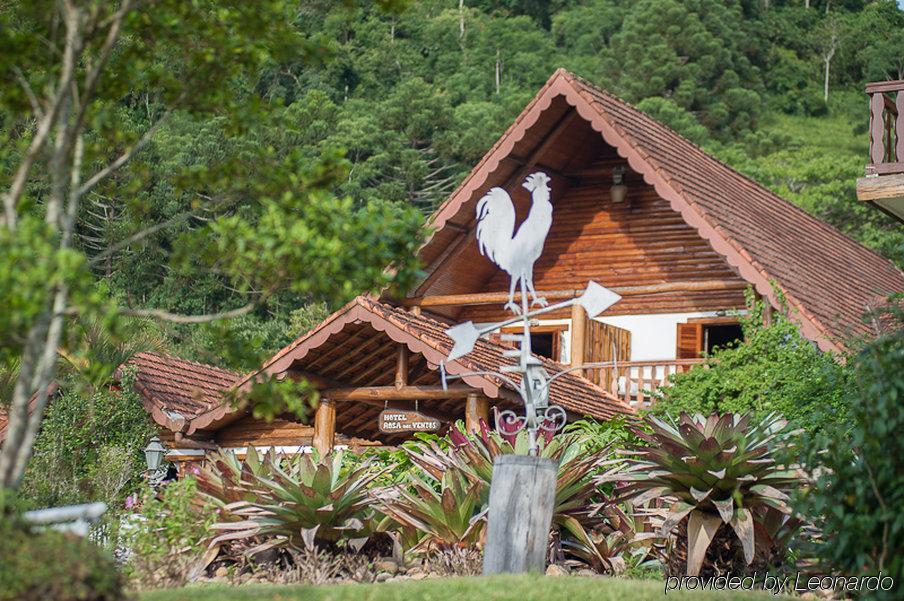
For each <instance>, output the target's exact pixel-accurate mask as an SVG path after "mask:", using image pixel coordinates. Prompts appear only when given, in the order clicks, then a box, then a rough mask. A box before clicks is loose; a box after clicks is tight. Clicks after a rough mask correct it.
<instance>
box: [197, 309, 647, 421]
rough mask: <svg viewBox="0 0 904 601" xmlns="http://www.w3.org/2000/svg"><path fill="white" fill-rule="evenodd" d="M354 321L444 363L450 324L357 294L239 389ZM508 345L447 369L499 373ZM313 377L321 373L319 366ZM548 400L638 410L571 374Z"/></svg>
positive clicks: (491, 390)
mask: <svg viewBox="0 0 904 601" xmlns="http://www.w3.org/2000/svg"><path fill="white" fill-rule="evenodd" d="M351 323H367V324H369V325H370V326H371V327H372V328H373V329H374V330H377V331H379V332H383V333H385V334H386V336H388V337H389V338H390V339H392V340H394V341H395V342H399V343H402V344H405V345H407V346H408V348H409V350H410V351H411V352H412V353H419V354H422V355H423V356H424V357H425V359H426V360H427V361H428V363H429V364H430V365H431V366H437V365H439V363H440V362H441V361H443V362H444V361H445V358H446V357H447V356H448V354H449V352H450V351H451V349H452V340H451V339H450V338H449V337H448V336H447V335H446V333H445V330H446V329H447V328H448V327H449V324H447V323H444V322H442V321H439V320H437V319H434V318H432V317H429V316H427V315H424V314H422V315H415V314H414V313H412V312H409V311H406V310H405V309H402V308H399V307H396V306H394V305H391V304H388V303H383V302H379V301H376V300H373V299H371V298H368V297H365V296H359V297H357V298H356V299H354V300H353V301H351V302H350V303H348V304H347V305H345V307H343V308H342V309H341V310H339V311H337V312H336V313H334V314H333V315H331V316H330V317H328V318H327V319H325V320H324V321H323V322H321V323H320V324H319V325H318V326H317V327H316V328H314V329H313V330H311V331H310V332H308V333H306V334H305V335H304V336H302V337H300V338H298V339H297V340H295V341H294V342H292V343H291V344H289V345H288V346H286V347H285V348H283V349H282V350H280V351H279V352H278V353H276V354H275V355H274V356H273V357H272V358H271V359H269V360H268V361H267V362H266V363H265V364H264V365H263V366H262V367H261V369H260V370H259V371H258V372H256V373H251V374H248V375H247V376H245V378H244V379H243V380H242V381H240V382H238V383H237V385H236V387H237V388H239V389H241V388H243V387H245V386H248V385H250V383H251V382H252V381H253V379H254V377H255V376H257V375H258V374H262V373H266V374H268V375H271V376H279V375H282V374H285V373H286V372H287V371H288V370H289V369H290V368H291V367H292V365H293V364H294V363H296V362H300V361H302V360H303V359H304V358H305V357H307V356H308V355H309V354H312V353H317V351H318V349H320V348H321V347H323V346H324V345H326V344H327V343H328V341H329V339H330V337H331V336H334V335H336V334H338V333H339V332H341V331H342V330H343V329H344V328H345V326H346V325H348V324H351ZM509 349H510V347H507V346H503V345H501V344H499V343H496V342H491V341H488V340H479V341H478V342H477V344H476V345H475V347H474V350H473V351H472V352H471V353H469V354H468V355H466V356H465V357H462V358H461V359H458V360H456V361H449V362H445V367H446V371H447V372H448V373H449V374H453V375H459V374H465V373H468V372H478V371H496V370H498V369H499V368H500V367H501V366H503V365H509V364H511V363H512V359H510V358H507V357H504V356H503V352H504V351H506V350H509ZM538 358H539V359H540V360H541V361H542V362H543V364H544V366H545V367H546V369H547V370H548V371H549V372H550V373H554V372H557V371H560V370H561V369H563V366H562V365H559V364H557V363H555V362H553V361H550V360H547V359H545V358H543V357H538ZM368 365H369V363H368ZM314 375H319V374H317V373H316V370H315V373H314ZM509 376H510V377H511V378H512V379H513V380H514V381H515V382H516V383H518V382H519V378H518V376H517V375H515V374H509ZM462 381H463V382H464V383H465V384H467V385H469V386H472V387H474V388H475V389H478V390H480V391H482V392H483V393H484V394H486V395H487V396H488V397H490V398H499V397H500V396H505V397H506V398H515V395H516V391H517V389H516V388H515V387H512V386H511V385H510V384H508V383H506V382H504V381H502V380H501V379H499V378H495V377H493V376H486V375H466V376H464V377H462ZM550 402H551V403H554V404H558V405H561V406H562V407H563V408H565V409H566V410H568V411H570V412H572V413H574V414H578V415H589V416H592V417H594V418H598V419H610V418H613V417H615V416H617V415H634V414H635V412H634V409H632V408H631V407H630V406H629V405H627V404H626V403H625V402H624V401H623V400H621V399H619V398H617V397H615V396H613V395H611V394H609V393H608V392H606V391H604V390H603V389H602V388H600V387H598V386H597V385H595V384H593V383H592V382H591V381H589V380H587V379H584V378H582V377H580V376H578V375H576V374H572V373H569V374H565V375H564V376H562V377H560V378H558V379H557V380H556V381H555V382H554V383H553V385H552V386H551V389H550ZM239 411H240V410H238V409H233V408H232V406H231V405H222V406H220V407H216V408H214V409H212V410H211V411H209V412H207V413H204V414H201V415H199V416H198V417H197V418H195V419H194V420H192V422H191V424H190V425H189V427H188V429H187V432H188V434H192V433H194V432H195V431H196V430H199V429H211V428H213V429H216V428H217V427H219V425H220V424H221V423H225V422H226V421H228V420H229V419H230V418H232V417H235V415H237V414H238V412H239Z"/></svg>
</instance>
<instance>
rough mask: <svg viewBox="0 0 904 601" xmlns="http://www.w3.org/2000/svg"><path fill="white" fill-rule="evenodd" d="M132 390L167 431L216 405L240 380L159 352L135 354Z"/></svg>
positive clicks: (132, 362) (211, 367)
mask: <svg viewBox="0 0 904 601" xmlns="http://www.w3.org/2000/svg"><path fill="white" fill-rule="evenodd" d="M124 367H134V368H136V372H135V389H136V391H137V392H138V393H139V394H140V395H141V397H142V403H143V404H144V406H145V408H146V409H147V410H148V411H149V412H150V413H151V414H152V416H153V417H154V419H155V420H156V421H157V422H158V423H160V424H161V425H163V426H166V427H169V428H170V429H180V428H179V427H178V426H180V425H181V424H183V423H185V422H186V421H187V420H189V419H191V418H193V417H195V416H197V415H199V414H201V413H203V412H205V411H208V410H209V409H210V408H211V407H215V406H218V405H220V404H221V403H222V402H223V399H224V396H223V395H224V393H225V392H226V391H227V390H229V389H230V388H232V386H233V385H234V384H235V383H236V382H237V381H239V380H240V379H241V377H242V376H241V374H238V373H236V372H233V371H229V370H226V369H222V368H219V367H214V366H212V365H205V364H203V363H195V362H194V361H187V360H185V359H180V358H178V357H173V356H171V355H163V354H160V353H137V354H136V355H135V356H133V357H132V358H131V359H130V360H129V361H128V362H127V363H126V364H125V366H124ZM180 416H181V417H180Z"/></svg>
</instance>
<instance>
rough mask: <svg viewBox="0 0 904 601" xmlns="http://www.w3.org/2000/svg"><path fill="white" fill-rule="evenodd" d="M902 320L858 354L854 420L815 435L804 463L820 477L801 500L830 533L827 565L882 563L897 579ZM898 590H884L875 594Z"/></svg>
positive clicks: (852, 567)
mask: <svg viewBox="0 0 904 601" xmlns="http://www.w3.org/2000/svg"><path fill="white" fill-rule="evenodd" d="M901 323H904V321H902V322H899V327H898V329H897V330H895V331H893V332H890V333H889V334H886V335H885V336H883V337H881V338H879V339H877V340H875V341H874V342H872V343H871V344H869V345H868V346H866V347H865V348H864V349H863V350H862V351H861V352H860V353H859V354H858V355H857V356H856V357H854V358H853V364H854V373H855V381H856V382H857V387H856V390H855V391H852V392H851V399H850V407H851V408H850V413H851V421H852V422H853V427H852V428H851V429H850V431H849V432H844V431H840V430H833V431H830V432H825V433H822V434H819V435H814V436H811V437H808V439H807V441H806V445H805V448H804V451H805V453H804V463H805V465H806V467H807V469H808V470H809V472H810V473H811V474H813V476H814V478H815V482H813V485H812V486H811V487H809V488H808V489H807V490H806V491H805V492H804V493H803V494H802V495H801V496H800V499H799V502H798V509H799V510H800V511H801V512H802V513H803V514H804V515H806V516H808V517H810V518H812V519H814V520H815V521H816V523H817V525H818V527H819V528H820V530H821V531H822V532H823V533H824V534H823V536H822V537H821V539H820V540H819V541H818V544H817V545H816V546H815V548H813V549H812V551H813V552H815V553H816V556H817V557H818V559H819V560H820V561H821V563H822V567H823V568H825V569H827V570H832V571H837V572H838V573H842V574H850V575H852V576H853V575H874V574H876V573H877V572H878V571H880V570H881V571H882V573H883V575H888V576H891V577H892V578H893V579H894V580H895V582H896V583H897V582H900V581H901V579H902V578H904V546H902V545H904V474H902V471H901V456H902V454H904V441H902V437H901V430H902V428H904V414H902V412H901V406H902V402H904V328H901V327H900V324H901ZM896 594H897V593H895V591H894V590H892V591H888V592H884V593H883V592H882V591H877V592H876V593H873V594H872V598H882V599H892V598H895V595H896ZM883 595H884V596H883Z"/></svg>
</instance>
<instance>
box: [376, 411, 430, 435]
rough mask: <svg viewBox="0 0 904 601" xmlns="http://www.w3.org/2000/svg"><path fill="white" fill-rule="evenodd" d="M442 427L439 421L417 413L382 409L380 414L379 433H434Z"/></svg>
mask: <svg viewBox="0 0 904 601" xmlns="http://www.w3.org/2000/svg"><path fill="white" fill-rule="evenodd" d="M441 427H442V424H440V421H439V420H438V419H435V418H433V417H428V416H426V415H424V414H423V413H418V412H417V411H404V410H402V409H384V410H383V411H381V412H380V432H383V433H385V434H396V433H399V432H436V431H437V430H439V429H440V428H441Z"/></svg>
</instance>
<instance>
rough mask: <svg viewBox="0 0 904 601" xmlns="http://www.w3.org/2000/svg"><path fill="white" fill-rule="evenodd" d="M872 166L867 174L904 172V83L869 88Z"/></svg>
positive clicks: (869, 165) (876, 84)
mask: <svg viewBox="0 0 904 601" xmlns="http://www.w3.org/2000/svg"><path fill="white" fill-rule="evenodd" d="M866 93H867V94H868V95H869V160H870V162H869V164H868V165H867V166H866V175H886V174H890V173H904V80H898V81H882V82H877V83H870V84H867V85H866Z"/></svg>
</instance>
